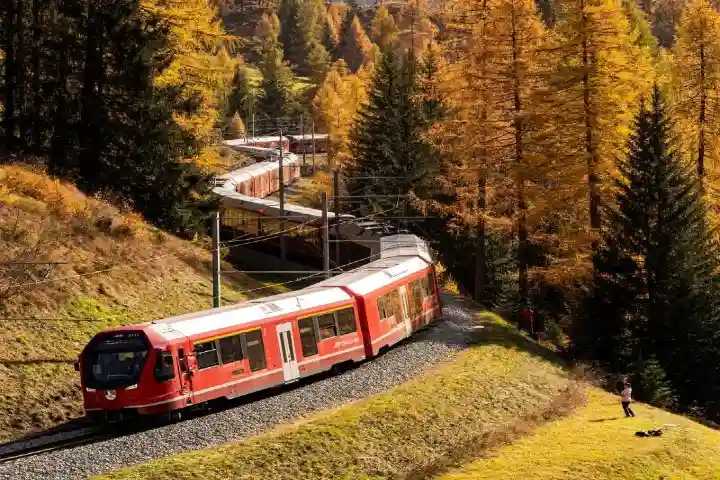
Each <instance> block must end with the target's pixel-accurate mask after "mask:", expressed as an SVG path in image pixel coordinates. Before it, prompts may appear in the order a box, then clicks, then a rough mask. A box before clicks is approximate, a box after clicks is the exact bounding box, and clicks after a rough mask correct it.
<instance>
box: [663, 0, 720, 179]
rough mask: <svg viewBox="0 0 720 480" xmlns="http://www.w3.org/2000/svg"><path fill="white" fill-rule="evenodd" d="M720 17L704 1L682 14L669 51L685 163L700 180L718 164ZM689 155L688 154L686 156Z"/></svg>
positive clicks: (689, 4)
mask: <svg viewBox="0 0 720 480" xmlns="http://www.w3.org/2000/svg"><path fill="white" fill-rule="evenodd" d="M718 38H720V14H718V13H717V11H716V10H715V9H714V8H712V7H711V6H710V4H709V3H708V2H707V1H706V0H693V1H692V2H689V3H688V4H687V6H686V7H685V9H684V10H683V14H682V17H681V19H680V24H679V25H678V31H677V41H676V44H675V48H674V50H673V53H674V56H673V60H674V65H673V94H674V95H673V106H674V107H675V108H676V109H677V112H678V117H679V118H678V127H679V128H680V130H681V132H682V135H683V139H684V140H685V142H686V143H685V148H686V149H687V151H688V153H689V156H690V157H691V158H688V160H690V161H693V162H694V163H695V165H696V168H697V171H698V175H699V176H700V178H702V179H704V177H705V175H706V173H707V166H708V165H714V164H716V163H717V162H718V160H720V156H719V153H720V151H719V149H720V143H719V142H718V134H720V116H718V115H717V113H716V112H717V109H718V106H719V104H718V98H720V97H719V95H720V44H719V43H718V41H717V39H718ZM690 152H691V153H690Z"/></svg>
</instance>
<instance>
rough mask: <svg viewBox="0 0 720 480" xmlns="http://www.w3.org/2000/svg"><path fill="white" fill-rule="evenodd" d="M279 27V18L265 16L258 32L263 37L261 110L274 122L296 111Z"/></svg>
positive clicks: (259, 104) (290, 72)
mask: <svg viewBox="0 0 720 480" xmlns="http://www.w3.org/2000/svg"><path fill="white" fill-rule="evenodd" d="M279 25H280V21H279V20H278V18H277V16H275V15H272V16H268V15H263V18H262V20H261V21H260V25H259V28H258V30H259V32H260V33H261V34H262V37H261V38H262V44H261V49H260V53H261V60H260V65H259V67H260V73H261V74H262V80H261V81H260V85H259V90H260V92H259V93H260V94H259V96H258V99H257V109H258V111H259V113H262V114H264V115H265V116H267V117H270V118H277V117H282V116H284V115H286V114H287V113H288V112H289V111H290V110H291V109H292V92H291V85H292V71H291V70H290V67H289V65H287V63H286V62H285V61H284V60H283V51H282V46H281V44H280V42H279V41H278V36H279V33H280V32H279Z"/></svg>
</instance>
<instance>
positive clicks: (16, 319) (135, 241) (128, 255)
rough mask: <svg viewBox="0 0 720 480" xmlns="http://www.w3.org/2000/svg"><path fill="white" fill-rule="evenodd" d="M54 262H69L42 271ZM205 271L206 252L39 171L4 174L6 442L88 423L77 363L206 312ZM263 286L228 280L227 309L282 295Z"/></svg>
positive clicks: (0, 406) (0, 426)
mask: <svg viewBox="0 0 720 480" xmlns="http://www.w3.org/2000/svg"><path fill="white" fill-rule="evenodd" d="M50 261H54V262H62V263H60V264H56V265H52V264H45V263H43V264H38V263H37V262H50ZM210 269H211V255H210V252H209V251H207V249H206V248H203V247H202V246H201V245H199V244H192V243H190V242H187V241H183V240H180V239H178V238H175V237H173V236H171V235H168V234H166V233H164V232H162V231H160V230H158V229H156V228H154V227H152V226H150V225H148V224H147V223H145V222H144V221H143V220H142V218H141V217H139V216H138V215H136V214H133V213H129V212H121V211H119V210H118V209H117V208H115V207H112V206H111V205H110V204H109V203H107V202H104V201H102V200H100V199H95V198H88V197H86V196H85V195H84V194H82V193H81V192H80V191H78V190H77V189H76V188H75V187H73V186H72V185H70V184H67V183H64V182H59V181H55V180H52V179H50V178H49V177H47V176H46V175H44V174H42V172H40V171H32V170H31V169H29V168H27V167H19V166H0V325H1V328H0V384H1V385H2V386H3V387H2V389H0V441H2V440H7V439H8V438H10V437H13V436H16V435H18V434H20V433H22V432H24V431H27V430H29V429H32V428H37V427H48V426H51V425H54V424H56V423H59V422H62V421H64V420H67V419H69V418H72V417H75V416H78V415H81V414H82V409H81V401H80V393H79V390H78V388H77V374H76V372H75V371H74V369H73V366H72V364H73V362H74V360H75V358H76V356H77V354H78V352H79V351H80V349H81V348H82V347H83V346H84V344H85V343H86V342H87V341H88V340H89V338H90V337H91V336H92V335H93V334H94V333H95V332H97V331H99V330H102V329H103V328H106V327H108V326H111V325H117V324H127V323H135V322H139V321H147V320H152V319H155V318H162V317H165V316H169V315H173V314H179V313H185V312H188V311H194V310H201V309H206V308H210V307H211V306H212V300H211V294H212V283H211V277H210ZM263 280H264V279H263ZM263 285H264V284H263V283H261V282H257V281H255V280H253V279H252V278H250V277H247V276H245V275H237V276H235V277H232V278H230V277H225V285H224V287H223V302H224V303H228V302H232V301H238V300H241V299H242V298H244V297H246V296H260V295H268V294H271V293H273V292H274V291H276V289H274V288H264V289H261V290H254V289H258V288H262V287H263ZM248 289H250V290H253V291H252V292H246V293H244V294H243V293H242V292H243V291H245V290H248Z"/></svg>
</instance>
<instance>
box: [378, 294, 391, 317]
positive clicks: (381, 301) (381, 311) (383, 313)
mask: <svg viewBox="0 0 720 480" xmlns="http://www.w3.org/2000/svg"><path fill="white" fill-rule="evenodd" d="M376 302H377V307H378V317H379V318H380V320H385V319H386V318H388V317H389V316H390V315H388V314H387V310H386V309H385V295H381V296H379V297H378V298H377V300H376Z"/></svg>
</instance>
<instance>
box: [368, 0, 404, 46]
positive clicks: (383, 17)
mask: <svg viewBox="0 0 720 480" xmlns="http://www.w3.org/2000/svg"><path fill="white" fill-rule="evenodd" d="M398 31H399V29H398V27H397V25H395V20H394V19H393V17H392V15H390V12H388V9H387V8H386V7H385V5H380V7H378V9H377V12H375V16H374V17H373V21H372V31H371V32H372V34H371V38H372V41H373V42H375V44H376V45H377V46H378V47H380V49H381V50H385V49H388V48H393V47H394V46H395V42H396V41H397V36H398Z"/></svg>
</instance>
